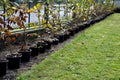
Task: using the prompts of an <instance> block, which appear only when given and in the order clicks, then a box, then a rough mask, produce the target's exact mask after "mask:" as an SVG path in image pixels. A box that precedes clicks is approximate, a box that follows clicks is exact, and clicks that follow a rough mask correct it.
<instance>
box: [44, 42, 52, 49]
mask: <svg viewBox="0 0 120 80" xmlns="http://www.w3.org/2000/svg"><path fill="white" fill-rule="evenodd" d="M44 42H45V43H47V44H46V45H47V46H46V49H50V48H51V44H52V42H51V41H50V40H44Z"/></svg>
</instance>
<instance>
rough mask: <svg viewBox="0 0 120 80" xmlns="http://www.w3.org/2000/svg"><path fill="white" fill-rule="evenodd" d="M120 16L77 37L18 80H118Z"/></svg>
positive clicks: (119, 78) (119, 76)
mask: <svg viewBox="0 0 120 80" xmlns="http://www.w3.org/2000/svg"><path fill="white" fill-rule="evenodd" d="M119 19H120V14H113V15H111V16H110V17H108V18H107V19H105V20H104V21H102V22H100V23H97V24H95V25H93V27H90V28H89V29H87V30H85V31H84V32H82V33H80V35H78V36H77V37H76V38H75V39H73V40H72V41H71V42H70V43H68V44H67V45H65V46H64V47H63V48H61V49H60V50H58V51H56V52H55V53H54V54H52V55H50V56H48V57H47V58H46V59H45V60H44V61H42V62H41V63H40V64H38V65H35V66H33V67H32V69H31V70H30V71H27V72H25V73H23V74H21V75H19V76H18V77H17V79H18V80H120V25H119V24H120V20H119Z"/></svg>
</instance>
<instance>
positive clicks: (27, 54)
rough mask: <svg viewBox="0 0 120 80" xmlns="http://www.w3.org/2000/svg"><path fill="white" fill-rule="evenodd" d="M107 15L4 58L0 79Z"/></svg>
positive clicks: (1, 61) (1, 62)
mask: <svg viewBox="0 0 120 80" xmlns="http://www.w3.org/2000/svg"><path fill="white" fill-rule="evenodd" d="M109 15H110V14H107V15H106V16H103V17H100V18H98V19H95V20H92V21H88V22H84V23H83V24H82V25H79V26H77V27H73V28H70V29H68V30H67V31H66V32H64V33H62V34H56V35H55V36H54V38H52V39H50V40H48V39H46V40H43V41H39V42H37V44H36V45H37V46H36V47H30V49H26V50H21V51H18V53H19V54H17V55H15V54H14V55H13V54H12V55H7V57H6V58H7V60H0V77H1V76H3V75H5V74H6V70H7V68H8V69H10V70H14V69H18V68H20V64H21V63H24V62H29V61H30V60H31V58H32V57H35V56H37V55H39V54H42V53H44V52H45V51H46V49H50V48H51V45H57V44H58V43H59V42H60V43H61V42H63V41H65V40H67V39H68V38H69V37H70V36H73V35H74V34H76V33H78V32H79V31H82V30H84V29H85V28H87V27H89V26H90V25H92V24H94V23H96V22H99V21H101V20H103V19H104V18H105V17H107V16H109Z"/></svg>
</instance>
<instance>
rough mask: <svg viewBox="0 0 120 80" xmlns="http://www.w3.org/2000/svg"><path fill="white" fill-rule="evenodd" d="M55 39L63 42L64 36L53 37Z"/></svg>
mask: <svg viewBox="0 0 120 80" xmlns="http://www.w3.org/2000/svg"><path fill="white" fill-rule="evenodd" d="M55 37H56V38H57V39H58V40H59V42H63V41H64V35H63V34H58V35H55Z"/></svg>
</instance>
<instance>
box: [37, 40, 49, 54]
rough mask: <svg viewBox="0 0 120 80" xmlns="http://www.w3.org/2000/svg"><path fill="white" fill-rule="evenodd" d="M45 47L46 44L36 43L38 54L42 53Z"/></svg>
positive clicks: (42, 42)
mask: <svg viewBox="0 0 120 80" xmlns="http://www.w3.org/2000/svg"><path fill="white" fill-rule="evenodd" d="M46 47H47V43H45V42H44V41H40V42H38V43H37V48H38V52H39V53H44V52H45V50H46Z"/></svg>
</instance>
